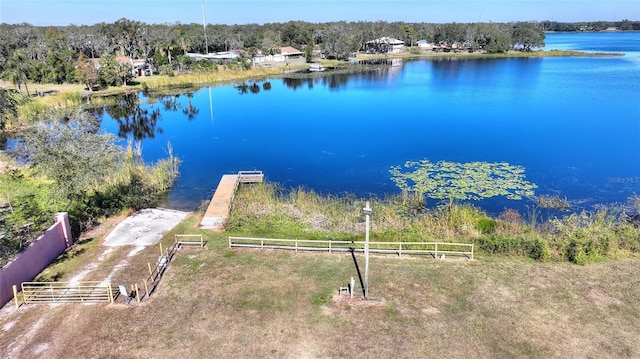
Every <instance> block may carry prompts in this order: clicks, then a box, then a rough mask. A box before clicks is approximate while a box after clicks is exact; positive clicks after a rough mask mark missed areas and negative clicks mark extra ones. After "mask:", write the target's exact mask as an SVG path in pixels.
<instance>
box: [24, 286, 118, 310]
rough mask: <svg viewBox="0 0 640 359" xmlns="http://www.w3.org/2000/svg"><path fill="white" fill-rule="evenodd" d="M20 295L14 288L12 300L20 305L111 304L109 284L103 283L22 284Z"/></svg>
mask: <svg viewBox="0 0 640 359" xmlns="http://www.w3.org/2000/svg"><path fill="white" fill-rule="evenodd" d="M20 287H21V292H20V294H21V295H18V293H17V286H14V288H13V291H14V299H15V302H16V306H19V298H20V297H22V303H24V304H33V303H113V289H112V288H111V283H103V282H78V283H70V282H23V283H22V284H21V285H20Z"/></svg>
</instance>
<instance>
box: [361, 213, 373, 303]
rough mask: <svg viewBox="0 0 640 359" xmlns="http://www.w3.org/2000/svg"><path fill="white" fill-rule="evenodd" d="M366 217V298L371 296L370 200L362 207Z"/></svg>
mask: <svg viewBox="0 0 640 359" xmlns="http://www.w3.org/2000/svg"><path fill="white" fill-rule="evenodd" d="M362 213H364V215H365V217H366V222H365V238H364V299H368V298H369V216H370V215H371V206H370V204H369V201H367V202H366V204H365V207H364V208H363V209H362Z"/></svg>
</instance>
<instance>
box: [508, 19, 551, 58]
mask: <svg viewBox="0 0 640 359" xmlns="http://www.w3.org/2000/svg"><path fill="white" fill-rule="evenodd" d="M511 38H512V39H513V46H514V48H517V49H521V50H522V51H532V50H533V49H534V48H539V47H544V38H545V35H544V32H543V31H542V30H540V29H537V28H536V27H534V26H533V25H531V24H528V23H518V24H516V26H515V27H514V29H513V34H512V35H511Z"/></svg>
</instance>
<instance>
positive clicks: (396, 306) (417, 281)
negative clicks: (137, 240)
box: [0, 218, 640, 358]
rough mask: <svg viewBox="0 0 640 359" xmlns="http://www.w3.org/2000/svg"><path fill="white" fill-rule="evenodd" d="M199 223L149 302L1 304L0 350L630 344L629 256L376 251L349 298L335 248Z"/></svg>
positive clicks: (165, 353) (72, 353)
mask: <svg viewBox="0 0 640 359" xmlns="http://www.w3.org/2000/svg"><path fill="white" fill-rule="evenodd" d="M196 223H197V219H196V218H190V219H188V220H187V221H185V223H183V224H181V225H180V226H179V227H178V229H177V231H178V232H181V233H197V232H200V231H199V230H197V229H195V224H196ZM202 233H205V235H206V239H207V240H208V248H207V249H205V250H200V249H181V250H180V252H178V254H177V255H176V258H175V260H174V261H173V262H172V263H171V264H170V266H169V268H168V270H167V272H166V274H165V277H164V278H163V279H162V282H161V284H160V286H159V287H158V289H157V291H156V292H155V293H154V295H153V296H152V299H151V300H149V301H146V302H143V303H141V304H134V305H132V306H130V307H127V306H126V305H124V304H122V303H123V301H122V299H120V300H119V301H118V304H114V305H69V304H67V305H55V306H48V305H29V306H22V307H21V308H20V309H18V310H15V309H12V307H11V306H10V305H9V306H7V307H5V308H4V309H3V315H2V319H0V348H2V352H4V353H8V354H9V357H15V358H21V357H30V358H52V357H74V358H75V357H83V358H166V357H183V358H212V357H235V358H255V357H273V358H290V357H293V358H334V357H362V358H416V357H447V358H487V357H501V358H502V357H518V358H550V357H555V358H566V357H572V358H577V357H580V358H584V357H594V358H607V357H610V358H620V357H639V356H640V342H638V341H637V338H638V337H639V336H640V290H639V289H638V288H639V287H640V286H639V284H640V281H639V279H638V278H640V259H638V258H634V259H629V260H625V261H619V262H612V263H605V264H596V265H589V266H575V265H570V264H564V263H562V264H558V263H545V264H541V263H537V262H531V261H527V260H523V259H519V258H504V257H503V258H490V257H486V258H480V259H479V260H476V261H466V260H434V259H429V258H424V257H419V258H395V257H382V256H380V257H378V256H376V257H372V259H371V267H370V268H371V270H370V285H371V287H370V288H371V296H372V297H373V298H378V299H380V298H383V299H384V300H379V301H372V302H368V303H363V302H362V301H360V300H356V301H355V302H349V301H347V300H345V298H342V299H341V300H336V298H337V296H336V293H337V289H338V287H339V286H344V285H345V284H346V283H347V281H348V279H349V277H351V276H355V275H356V273H355V269H354V264H353V261H352V259H351V257H350V256H349V255H336V254H334V255H328V254H311V253H298V254H295V253H292V252H283V251H258V250H229V249H228V248H226V237H225V235H224V233H223V234H213V233H208V232H202ZM172 235H173V233H169V234H168V236H167V238H166V240H168V239H169V238H168V237H171V236H172ZM94 240H95V241H96V243H97V242H98V241H99V240H100V239H99V238H97V237H96V239H94ZM87 248H88V249H86V251H85V252H83V253H81V254H80V255H77V256H73V257H71V258H69V259H68V260H66V261H64V262H63V263H59V264H58V265H63V264H65V265H66V266H67V267H66V268H71V266H70V265H71V264H72V263H76V262H77V264H74V265H75V268H81V267H82V266H83V265H86V264H88V263H87V262H88V261H95V260H96V256H97V255H99V254H100V253H102V252H103V251H104V248H103V247H102V246H100V245H93V246H92V247H87ZM130 249H131V248H126V249H121V250H119V251H114V252H112V253H111V254H110V255H109V257H110V259H105V260H103V261H102V262H100V263H101V264H100V268H99V269H96V270H95V272H93V273H94V275H95V276H97V277H99V276H103V277H104V276H105V275H107V274H108V273H110V272H111V271H112V269H113V268H112V267H113V266H115V265H117V263H119V262H120V261H121V260H122V259H123V258H124V257H125V256H126V253H127V252H128V251H129V250H130ZM156 251H157V248H156V247H151V248H147V249H145V250H144V251H142V252H141V253H139V254H138V255H136V256H135V257H131V258H129V259H128V261H129V265H128V266H126V267H125V268H123V269H121V270H120V271H118V272H117V273H115V274H114V275H113V283H114V284H117V283H131V282H132V281H135V280H139V279H142V278H143V277H144V275H145V271H146V262H147V261H149V260H153V259H155V258H156V257H157V255H158V254H157V252H156ZM359 260H362V258H359ZM360 265H361V268H362V262H361V263H360ZM66 276H67V274H66V273H65V277H66Z"/></svg>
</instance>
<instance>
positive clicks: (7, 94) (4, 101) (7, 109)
mask: <svg viewBox="0 0 640 359" xmlns="http://www.w3.org/2000/svg"><path fill="white" fill-rule="evenodd" d="M23 101H24V97H23V96H22V95H20V94H19V93H17V92H15V91H13V90H12V91H8V90H6V89H4V88H2V87H0V130H3V129H5V127H6V126H7V124H8V123H10V122H11V120H12V119H14V118H15V117H16V116H17V115H18V105H19V104H20V103H21V102H23Z"/></svg>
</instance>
